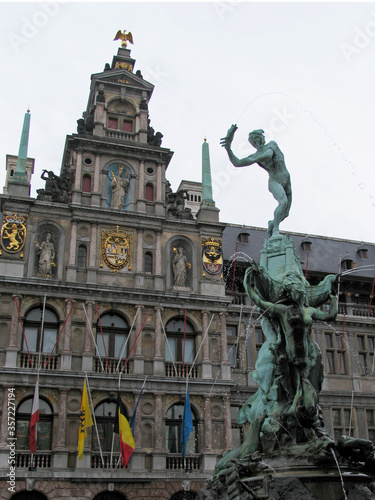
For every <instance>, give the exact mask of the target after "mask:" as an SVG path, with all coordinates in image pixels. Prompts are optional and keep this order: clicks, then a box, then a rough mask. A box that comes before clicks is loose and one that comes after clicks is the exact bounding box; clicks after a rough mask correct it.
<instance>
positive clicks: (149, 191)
mask: <svg viewBox="0 0 375 500" xmlns="http://www.w3.org/2000/svg"><path fill="white" fill-rule="evenodd" d="M146 200H147V201H154V186H153V185H152V184H146Z"/></svg>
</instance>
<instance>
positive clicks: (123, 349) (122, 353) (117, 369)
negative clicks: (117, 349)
mask: <svg viewBox="0 0 375 500" xmlns="http://www.w3.org/2000/svg"><path fill="white" fill-rule="evenodd" d="M139 311H140V308H137V312H136V313H135V316H134V319H133V323H132V326H131V327H130V330H129V334H128V338H127V339H126V342H125V344H124V347H123V348H122V349H121V354H120V359H119V361H118V363H117V368H116V372H118V371H119V366H120V363H121V360H122V357H123V355H124V352H125V349H126V346H127V345H128V342H129V339H130V334H131V332H132V330H133V326H134V323H135V320H136V319H137V316H138V313H139ZM121 371H122V370H121Z"/></svg>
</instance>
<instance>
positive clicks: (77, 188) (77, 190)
mask: <svg viewBox="0 0 375 500" xmlns="http://www.w3.org/2000/svg"><path fill="white" fill-rule="evenodd" d="M81 170H82V150H81V149H77V161H76V172H75V180H74V189H73V195H72V203H78V204H79V203H81Z"/></svg>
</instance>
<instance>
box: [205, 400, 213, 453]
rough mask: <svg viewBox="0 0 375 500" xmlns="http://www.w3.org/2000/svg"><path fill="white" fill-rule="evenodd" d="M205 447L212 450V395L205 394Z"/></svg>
mask: <svg viewBox="0 0 375 500" xmlns="http://www.w3.org/2000/svg"><path fill="white" fill-rule="evenodd" d="M204 449H205V450H208V451H211V450H212V420H211V396H210V395H209V394H205V395H204Z"/></svg>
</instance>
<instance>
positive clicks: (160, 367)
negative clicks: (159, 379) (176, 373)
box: [154, 306, 164, 376]
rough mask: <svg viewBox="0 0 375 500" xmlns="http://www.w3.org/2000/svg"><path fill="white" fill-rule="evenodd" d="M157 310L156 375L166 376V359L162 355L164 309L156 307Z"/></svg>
mask: <svg viewBox="0 0 375 500" xmlns="http://www.w3.org/2000/svg"><path fill="white" fill-rule="evenodd" d="M154 310H155V354H154V375H162V376H163V375H164V358H163V356H162V354H161V339H162V327H161V319H160V317H161V313H162V311H163V308H162V307H160V306H156V307H154Z"/></svg>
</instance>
